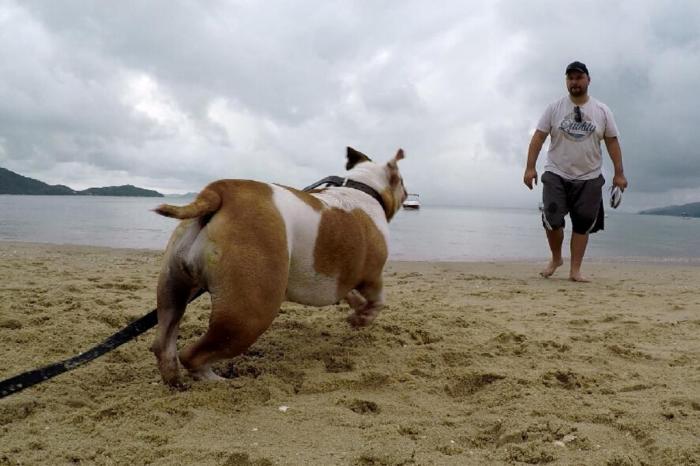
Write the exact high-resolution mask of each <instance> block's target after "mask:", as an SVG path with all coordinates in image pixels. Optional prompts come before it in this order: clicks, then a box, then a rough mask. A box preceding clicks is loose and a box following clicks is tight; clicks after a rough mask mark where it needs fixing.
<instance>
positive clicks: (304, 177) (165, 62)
mask: <svg viewBox="0 0 700 466" xmlns="http://www.w3.org/2000/svg"><path fill="white" fill-rule="evenodd" d="M573 60H581V61H583V62H585V63H587V64H588V67H589V69H590V71H591V78H592V83H591V87H590V94H591V95H593V96H594V97H597V98H598V99H600V100H602V101H603V102H605V103H607V104H608V105H609V106H610V107H611V109H612V110H613V112H614V114H615V117H616V120H617V123H618V127H619V128H620V131H621V144H622V149H623V157H624V162H625V170H626V174H627V177H628V180H629V182H630V189H629V191H628V192H627V193H626V194H625V200H624V203H623V207H624V208H625V209H627V210H635V209H639V208H645V207H655V206H660V205H666V204H671V203H683V202H693V201H700V157H698V147H699V146H700V131H699V130H698V129H697V128H696V127H695V126H696V124H695V121H696V117H697V113H698V109H699V108H700V98H698V92H697V85H698V84H697V83H699V82H700V2H697V1H695V0H687V1H683V0H676V1H674V0H667V1H663V0H647V1H641V0H630V1H620V2H612V1H610V0H599V1H579V2H574V3H571V2H559V1H544V0H542V1H528V2H523V1H520V0H504V1H483V0H482V1H478V2H477V1H473V2H472V1H452V2H448V1H444V2H439V3H435V2H428V1H410V0H409V1H391V2H390V1H370V0H367V1H317V2H311V1H301V0H294V1H292V0H290V1H275V0H270V1H264V2H263V1H248V0H239V1H207V2H196V1H174V0H167V1H166V0H162V1H121V2H111V1H102V2H99V1H98V2H92V1H91V2H88V1H67V0H63V1H60V2H57V1H54V0H46V1H43V2H42V1H21V2H20V1H12V0H0V166H2V167H5V168H8V169H10V170H13V171H16V172H19V173H21V174H23V175H26V176H30V177H33V178H38V179H41V180H43V181H46V182H48V183H51V184H58V183H61V184H66V185H69V186H71V187H73V188H75V189H83V188H87V187H91V186H106V185H118V184H127V183H131V184H135V185H138V186H142V187H146V188H152V189H157V190H159V191H161V192H164V193H182V192H188V191H198V190H199V189H201V188H202V187H203V186H204V185H205V184H206V183H208V182H210V181H212V180H214V179H218V178H251V179H259V180H263V181H274V182H280V183H283V184H287V185H291V186H297V187H303V186H305V185H307V184H310V183H311V182H313V181H316V180H317V179H320V178H322V177H325V176H327V175H331V174H341V173H342V171H343V167H344V156H345V146H348V145H350V146H353V147H355V148H357V149H358V150H361V151H363V152H365V153H366V154H368V155H370V156H372V157H374V158H375V159H377V160H384V159H388V158H389V157H390V156H392V155H393V154H394V153H395V151H396V149H397V148H399V147H402V148H403V149H404V150H405V151H406V156H407V158H406V160H404V161H403V162H402V172H403V174H404V178H405V180H406V184H407V185H408V187H409V190H410V191H414V192H419V193H420V194H421V197H422V199H423V200H424V203H426V204H451V205H477V206H478V205H487V206H516V207H517V206H523V207H533V206H536V205H537V203H538V201H539V196H540V195H539V192H529V191H528V190H527V188H525V186H524V185H523V184H522V173H523V169H524V161H525V157H526V151H527V145H528V143H529V139H530V136H531V134H532V131H533V130H534V126H535V124H536V122H537V120H538V119H539V117H540V115H541V114H542V112H543V111H544V109H545V107H546V105H547V104H548V103H550V102H551V101H553V100H554V99H556V98H558V97H560V96H561V95H564V93H565V87H564V68H565V66H566V64H567V63H569V62H571V61H573ZM543 159H544V151H543V153H542V154H541V156H540V164H539V166H540V167H541V162H542V161H543ZM540 171H541V170H540ZM605 172H606V174H608V176H607V178H608V179H609V180H610V179H611V176H610V173H611V164H610V161H609V159H608V158H607V155H606V163H605Z"/></svg>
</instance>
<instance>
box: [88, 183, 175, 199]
mask: <svg viewBox="0 0 700 466" xmlns="http://www.w3.org/2000/svg"><path fill="white" fill-rule="evenodd" d="M77 194H81V195H86V196H135V197H163V195H162V194H161V193H159V192H158V191H153V190H150V189H143V188H137V187H136V186H132V185H130V184H125V185H123V186H107V187H104V188H88V189H85V190H83V191H78V193H77Z"/></svg>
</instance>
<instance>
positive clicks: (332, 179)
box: [304, 176, 387, 213]
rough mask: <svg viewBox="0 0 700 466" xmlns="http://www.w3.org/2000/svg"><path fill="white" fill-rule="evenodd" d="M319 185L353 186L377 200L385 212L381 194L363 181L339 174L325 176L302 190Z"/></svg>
mask: <svg viewBox="0 0 700 466" xmlns="http://www.w3.org/2000/svg"><path fill="white" fill-rule="evenodd" d="M321 185H326V186H335V187H345V188H353V189H357V190H358V191H362V192H363V193H365V194H369V195H370V196H372V197H373V198H374V199H375V200H376V201H377V202H379V205H380V206H382V210H384V213H387V211H386V205H385V204H384V200H383V199H382V196H380V195H379V193H378V192H377V191H376V190H375V189H374V188H372V187H371V186H369V185H367V184H365V183H360V182H359V181H355V180H351V179H350V178H343V177H340V176H327V177H325V178H324V179H322V180H320V181H317V182H315V183H314V184H311V185H309V186H307V187H306V188H304V191H306V192H308V191H311V190H313V189H316V188H318V187H319V186H321Z"/></svg>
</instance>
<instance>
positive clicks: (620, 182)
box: [605, 136, 627, 191]
mask: <svg viewBox="0 0 700 466" xmlns="http://www.w3.org/2000/svg"><path fill="white" fill-rule="evenodd" d="M605 147H606V148H607V149H608V154H609V155H610V160H612V163H613V167H614V169H615V175H614V176H613V186H618V187H619V188H620V189H621V190H623V191H624V190H625V188H626V187H627V178H625V170H624V169H623V167H622V148H620V141H619V140H618V139H617V137H608V136H606V137H605Z"/></svg>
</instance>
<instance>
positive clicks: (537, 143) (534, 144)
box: [523, 129, 547, 189]
mask: <svg viewBox="0 0 700 466" xmlns="http://www.w3.org/2000/svg"><path fill="white" fill-rule="evenodd" d="M546 139H547V133H545V132H544V131H540V130H539V129H536V130H535V134H533V135H532V139H531V140H530V146H529V147H528V149H527V165H525V175H523V182H524V183H525V186H527V187H528V188H530V189H532V181H533V180H534V181H535V184H537V169H536V168H535V166H536V165H537V157H539V155H540V151H541V150H542V145H543V144H544V141H545V140H546Z"/></svg>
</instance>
